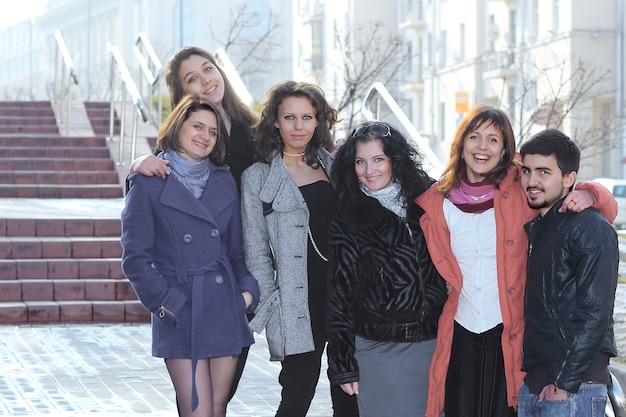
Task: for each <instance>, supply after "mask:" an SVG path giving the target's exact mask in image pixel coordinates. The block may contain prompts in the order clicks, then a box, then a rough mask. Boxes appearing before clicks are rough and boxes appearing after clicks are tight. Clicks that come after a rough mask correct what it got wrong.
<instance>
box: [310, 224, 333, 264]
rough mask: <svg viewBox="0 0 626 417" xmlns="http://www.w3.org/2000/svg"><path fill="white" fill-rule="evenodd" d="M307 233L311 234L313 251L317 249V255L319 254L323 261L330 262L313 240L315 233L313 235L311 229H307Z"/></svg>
mask: <svg viewBox="0 0 626 417" xmlns="http://www.w3.org/2000/svg"><path fill="white" fill-rule="evenodd" d="M307 232H308V233H309V239H310V240H311V246H313V249H315V253H317V255H318V256H319V257H320V258H322V261H324V262H328V258H326V257H325V256H324V255H322V252H320V250H319V248H318V247H317V244H316V243H315V240H314V239H313V233H311V228H310V227H307Z"/></svg>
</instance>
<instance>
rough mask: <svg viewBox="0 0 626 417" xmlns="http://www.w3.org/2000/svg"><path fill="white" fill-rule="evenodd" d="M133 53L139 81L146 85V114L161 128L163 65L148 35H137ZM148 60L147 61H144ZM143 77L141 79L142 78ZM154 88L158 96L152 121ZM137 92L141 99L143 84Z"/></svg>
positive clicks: (142, 33)
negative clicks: (155, 115)
mask: <svg viewBox="0 0 626 417" xmlns="http://www.w3.org/2000/svg"><path fill="white" fill-rule="evenodd" d="M133 53H134V54H135V59H136V60H137V63H138V64H139V69H140V71H139V79H142V78H145V80H146V82H147V83H148V92H149V94H148V100H147V102H148V114H149V115H150V121H151V122H152V124H154V125H156V126H157V127H159V126H161V118H162V113H163V93H162V92H161V82H162V81H161V80H162V77H161V74H163V65H162V64H161V60H160V59H159V57H158V56H157V54H156V52H155V51H154V48H153V47H152V44H151V43H150V39H148V35H146V34H145V33H144V32H140V33H139V35H137V40H136V41H135V46H133ZM146 58H148V60H146ZM142 76H143V77H142ZM155 84H156V86H155ZM155 88H156V91H157V96H158V108H157V117H156V120H155V119H154V109H153V108H152V98H153V97H154V94H153V93H154V90H155ZM139 92H140V94H141V96H142V97H143V83H139Z"/></svg>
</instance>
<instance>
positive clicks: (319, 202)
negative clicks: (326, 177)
mask: <svg viewBox="0 0 626 417" xmlns="http://www.w3.org/2000/svg"><path fill="white" fill-rule="evenodd" d="M299 188H300V192H301V193H302V196H303V197H304V200H305V201H306V204H307V207H308V209H309V228H310V230H311V234H310V235H309V240H308V248H307V270H308V272H309V276H308V284H309V311H310V313H311V327H312V330H313V339H315V340H316V344H317V340H318V338H324V339H325V334H324V333H325V329H326V308H327V304H326V300H327V274H328V263H327V261H326V260H324V259H322V257H321V256H320V254H321V255H322V256H324V258H326V257H327V255H328V225H329V224H330V219H331V218H332V215H333V208H334V207H335V193H334V190H333V187H332V185H330V183H329V182H328V181H317V182H314V183H311V184H307V185H303V186H301V187H299ZM311 236H313V239H311ZM313 242H315V246H313ZM315 247H317V250H315ZM318 251H319V253H318Z"/></svg>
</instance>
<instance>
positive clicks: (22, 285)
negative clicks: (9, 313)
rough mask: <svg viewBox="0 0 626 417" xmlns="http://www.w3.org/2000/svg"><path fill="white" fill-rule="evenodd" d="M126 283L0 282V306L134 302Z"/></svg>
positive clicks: (67, 280) (130, 289) (72, 281)
mask: <svg viewBox="0 0 626 417" xmlns="http://www.w3.org/2000/svg"><path fill="white" fill-rule="evenodd" d="M136 299H137V295H136V294H135V291H134V290H133V287H132V285H131V284H130V281H128V280H119V279H22V280H17V279H15V280H0V302H7V301H13V302H15V301H79V300H81V301H83V300H90V301H105V300H115V301H122V300H136Z"/></svg>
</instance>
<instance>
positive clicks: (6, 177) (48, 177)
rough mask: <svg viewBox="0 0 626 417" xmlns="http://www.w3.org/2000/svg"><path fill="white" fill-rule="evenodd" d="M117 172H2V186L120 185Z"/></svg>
mask: <svg viewBox="0 0 626 417" xmlns="http://www.w3.org/2000/svg"><path fill="white" fill-rule="evenodd" d="M118 183H119V177H118V175H117V172H116V171H0V184H118Z"/></svg>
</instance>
